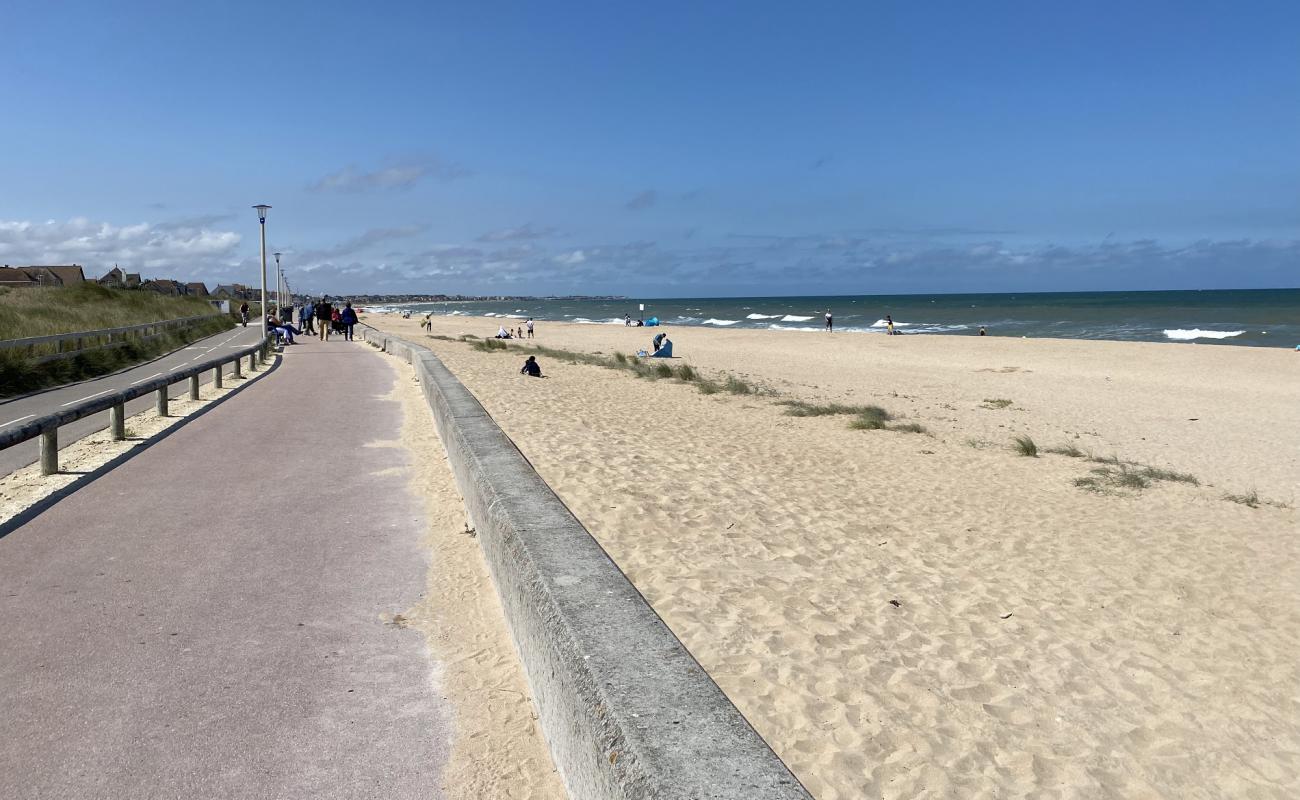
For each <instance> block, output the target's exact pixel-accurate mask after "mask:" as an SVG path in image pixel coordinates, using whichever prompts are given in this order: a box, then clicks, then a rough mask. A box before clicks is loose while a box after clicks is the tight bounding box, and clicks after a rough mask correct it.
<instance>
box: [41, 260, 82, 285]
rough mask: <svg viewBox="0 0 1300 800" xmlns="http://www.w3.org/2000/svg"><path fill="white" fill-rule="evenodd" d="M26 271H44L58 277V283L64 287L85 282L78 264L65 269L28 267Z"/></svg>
mask: <svg viewBox="0 0 1300 800" xmlns="http://www.w3.org/2000/svg"><path fill="white" fill-rule="evenodd" d="M27 269H46V270H49V271H50V272H53V273H54V274H55V275H58V276H59V281H60V282H61V283H62V284H63V285H64V286H76V285H77V284H79V283H83V282H84V281H85V280H86V276H85V274H84V273H83V272H82V271H81V266H80V265H79V264H71V265H69V266H66V267H55V266H40V267H28V268H27Z"/></svg>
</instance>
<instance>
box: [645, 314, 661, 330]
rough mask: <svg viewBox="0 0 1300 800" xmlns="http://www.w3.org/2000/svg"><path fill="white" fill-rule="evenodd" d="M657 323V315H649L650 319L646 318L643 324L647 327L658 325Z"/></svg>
mask: <svg viewBox="0 0 1300 800" xmlns="http://www.w3.org/2000/svg"><path fill="white" fill-rule="evenodd" d="M658 324H659V318H658V317H651V318H650V319H648V320H646V321H645V326H646V327H647V328H653V327H654V326H656V325H658Z"/></svg>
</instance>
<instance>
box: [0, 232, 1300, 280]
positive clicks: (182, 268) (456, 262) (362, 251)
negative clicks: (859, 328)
mask: <svg viewBox="0 0 1300 800" xmlns="http://www.w3.org/2000/svg"><path fill="white" fill-rule="evenodd" d="M229 220H230V215H225V214H210V215H201V216H195V217H190V218H182V219H175V220H162V221H158V222H152V223H149V222H140V223H134V224H127V225H117V224H113V223H109V222H94V221H91V220H89V219H86V218H73V219H70V220H66V221H62V222H60V221H54V220H50V221H46V222H40V223H37V222H28V221H12V220H0V262H2V263H5V264H9V265H14V266H22V265H25V264H65V263H77V264H81V265H82V266H83V267H85V268H86V271H87V274H88V275H90V276H96V277H97V276H99V275H101V274H103V273H104V272H107V271H108V270H109V269H110V268H111V267H112V266H113V265H114V264H117V265H120V266H121V267H122V268H123V269H127V270H130V271H133V272H141V273H143V274H144V275H145V276H146V277H158V278H175V279H177V280H183V281H205V282H207V283H208V284H209V285H215V284H216V283H228V282H242V283H248V284H253V283H256V282H257V281H258V279H259V278H258V275H259V271H258V263H257V259H256V258H255V257H252V256H250V255H249V254H248V253H247V250H248V249H249V248H248V247H247V246H246V243H245V240H244V238H243V237H242V236H241V235H240V234H239V233H237V232H235V231H232V230H224V229H222V228H223V227H224V225H223V223H226V222H228V221H229ZM430 230H431V229H430V226H428V225H405V226H393V227H387V228H371V229H367V230H364V231H362V232H360V233H357V234H355V235H350V236H346V237H343V238H341V239H339V240H337V241H336V242H334V243H333V244H329V245H325V246H321V247H313V248H295V247H292V246H287V245H276V246H273V247H268V249H269V250H272V249H279V250H281V251H282V252H283V253H284V256H283V263H284V265H285V268H286V272H287V273H288V274H289V275H290V276H291V283H293V285H295V286H296V287H297V288H299V289H301V290H310V291H312V292H314V293H322V292H324V293H329V294H381V293H382V294H396V293H402V294H406V293H412V294H415V293H445V294H471V295H472V294H512V295H516V294H517V295H522V294H532V295H546V294H628V295H644V296H727V295H731V296H738V295H789V294H898V293H920V294H924V293H949V292H1001V291H1011V292H1014V291H1024V292H1029V291H1099V290H1138V289H1163V288H1169V286H1171V285H1178V286H1184V287H1188V288H1283V287H1286V286H1287V285H1288V284H1294V282H1295V280H1294V274H1295V273H1294V268H1295V265H1296V264H1297V263H1300V239H1282V238H1278V239H1248V238H1240V239H1230V240H1229V239H1224V240H1214V239H1201V240H1197V241H1188V242H1167V241H1160V240H1157V239H1152V238H1142V239H1130V240H1118V239H1114V238H1107V239H1105V240H1103V241H1101V242H1098V243H1056V242H1051V241H1042V242H1023V241H1011V240H1010V239H1009V238H1008V237H1004V236H996V235H993V234H994V233H996V232H985V231H978V230H966V229H954V228H939V227H936V228H929V229H925V228H922V229H884V230H882V229H877V230H868V231H860V232H857V233H854V234H848V235H846V234H831V233H827V234H806V235H797V236H779V235H762V234H744V233H732V234H725V235H722V236H719V237H715V238H714V239H713V240H711V241H710V240H706V239H702V238H699V237H694V236H679V237H677V238H676V239H675V240H673V241H671V242H670V241H663V242H661V241H655V240H648V239H638V240H633V241H626V242H609V241H604V242H602V241H586V242H583V241H572V240H571V237H567V236H566V237H560V236H557V235H556V231H555V229H553V228H550V227H545V226H536V225H534V224H533V223H526V224H523V225H519V226H515V227H513V228H502V229H498V230H495V231H489V232H487V233H483V234H480V235H478V236H474V237H467V239H466V240H465V241H462V242H438V241H430V237H431V236H432V234H431V232H430ZM1242 274H1249V275H1251V276H1253V279H1252V282H1251V283H1250V285H1248V286H1243V285H1242V283H1241V280H1240V275H1242Z"/></svg>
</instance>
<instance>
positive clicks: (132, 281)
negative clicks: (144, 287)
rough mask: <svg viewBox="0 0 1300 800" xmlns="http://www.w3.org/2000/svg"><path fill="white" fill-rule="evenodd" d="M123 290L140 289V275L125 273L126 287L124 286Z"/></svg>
mask: <svg viewBox="0 0 1300 800" xmlns="http://www.w3.org/2000/svg"><path fill="white" fill-rule="evenodd" d="M123 288H126V289H139V288H140V273H138V272H128V273H126V285H125V286H124V287H123Z"/></svg>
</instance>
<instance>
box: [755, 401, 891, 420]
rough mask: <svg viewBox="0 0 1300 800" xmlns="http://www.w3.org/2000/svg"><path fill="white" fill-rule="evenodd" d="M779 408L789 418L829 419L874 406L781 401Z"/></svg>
mask: <svg viewBox="0 0 1300 800" xmlns="http://www.w3.org/2000/svg"><path fill="white" fill-rule="evenodd" d="M777 405H779V406H785V413H786V414H787V415H788V416H791V417H830V416H836V415H839V414H845V415H850V414H851V415H855V416H856V415H857V414H861V413H863V412H864V411H867V410H868V409H869V408H874V406H850V405H845V404H843V403H808V402H805V401H803V400H781V401H778V402H777Z"/></svg>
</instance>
